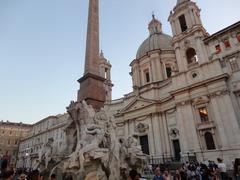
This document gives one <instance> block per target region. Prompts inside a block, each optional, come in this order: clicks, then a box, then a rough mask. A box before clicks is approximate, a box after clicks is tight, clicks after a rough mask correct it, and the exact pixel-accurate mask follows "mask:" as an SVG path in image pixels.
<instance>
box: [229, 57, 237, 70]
mask: <svg viewBox="0 0 240 180" xmlns="http://www.w3.org/2000/svg"><path fill="white" fill-rule="evenodd" d="M229 64H230V66H231V69H232V71H233V72H234V71H238V70H239V66H238V63H237V60H236V57H232V58H230V59H229Z"/></svg>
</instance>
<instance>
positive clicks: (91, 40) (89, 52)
mask: <svg viewBox="0 0 240 180" xmlns="http://www.w3.org/2000/svg"><path fill="white" fill-rule="evenodd" d="M99 71H100V67H99V1H98V0H89V12H88V29H87V41H86V54H85V69H84V75H83V77H82V78H80V79H79V80H78V82H79V83H80V90H79V91H78V101H82V100H85V101H86V102H87V103H88V104H89V105H92V106H93V108H94V109H100V108H101V107H103V106H104V102H105V99H106V97H105V89H104V81H105V79H104V78H103V77H101V76H100V73H99Z"/></svg>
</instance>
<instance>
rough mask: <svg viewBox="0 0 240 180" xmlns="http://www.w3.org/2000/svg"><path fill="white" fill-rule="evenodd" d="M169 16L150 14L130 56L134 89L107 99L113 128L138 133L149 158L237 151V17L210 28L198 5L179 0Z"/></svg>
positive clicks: (239, 121)
mask: <svg viewBox="0 0 240 180" xmlns="http://www.w3.org/2000/svg"><path fill="white" fill-rule="evenodd" d="M168 21H169V22H170V24H171V27H172V33H173V36H170V35H167V34H165V33H164V32H163V30H162V24H161V22H159V21H158V20H157V19H156V18H155V17H154V16H153V18H152V21H151V22H150V23H149V25H148V30H149V36H148V37H147V39H146V40H144V41H143V43H142V44H141V45H140V47H139V49H138V51H137V55H136V58H135V59H134V60H133V61H132V62H131V63H130V66H131V73H130V74H131V76H132V83H133V92H131V93H129V94H126V95H125V96H124V97H123V98H121V99H118V100H113V101H112V102H111V103H109V104H108V106H109V108H110V109H111V111H112V112H113V114H114V115H115V118H116V123H117V126H118V128H117V129H118V130H117V131H118V136H119V137H127V136H130V135H133V134H135V135H137V136H138V137H139V143H140V144H141V145H142V149H143V151H144V152H145V153H147V154H149V155H151V157H152V158H153V159H155V162H157V163H159V162H163V161H165V160H166V159H167V160H182V161H188V160H189V159H198V160H199V161H205V160H214V161H216V159H217V157H220V158H223V159H224V160H225V162H226V163H227V164H228V167H230V166H231V162H232V160H233V159H235V158H236V157H240V68H239V67H240V22H237V23H236V24H233V25H231V26H229V27H227V28H225V29H223V30H221V31H219V32H217V33H215V34H213V35H209V34H208V33H207V31H206V29H205V28H204V27H203V25H202V22H201V18H200V9H199V7H198V6H197V5H196V3H194V2H192V1H190V0H178V1H177V4H176V6H175V7H174V8H173V10H172V11H171V13H170V15H169V18H168Z"/></svg>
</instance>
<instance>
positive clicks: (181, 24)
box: [178, 15, 188, 32]
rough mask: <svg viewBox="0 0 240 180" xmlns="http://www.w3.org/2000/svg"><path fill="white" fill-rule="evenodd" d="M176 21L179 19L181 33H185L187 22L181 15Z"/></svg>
mask: <svg viewBox="0 0 240 180" xmlns="http://www.w3.org/2000/svg"><path fill="white" fill-rule="evenodd" d="M178 19H179V23H180V26H181V30H182V32H184V31H186V30H187V28H188V27H187V22H186V19H185V16H184V15H181V16H179V18H178Z"/></svg>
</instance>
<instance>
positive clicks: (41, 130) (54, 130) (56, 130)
mask: <svg viewBox="0 0 240 180" xmlns="http://www.w3.org/2000/svg"><path fill="white" fill-rule="evenodd" d="M68 118H69V115H68V114H61V115H57V116H49V117H47V118H44V119H42V120H40V121H39V122H37V123H35V124H34V125H33V127H32V131H31V133H30V135H29V136H28V137H26V138H24V139H23V140H22V141H21V142H20V144H19V152H18V162H17V167H25V168H35V166H36V164H38V159H39V156H41V154H43V152H44V150H45V149H46V145H47V143H48V142H49V141H52V144H53V146H54V149H52V152H53V153H54V154H55V155H57V154H58V153H61V152H62V151H63V150H64V149H65V148H66V144H65V143H64V142H65V141H66V140H65V133H64V128H65V126H66V124H67V123H68V121H67V120H68Z"/></svg>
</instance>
